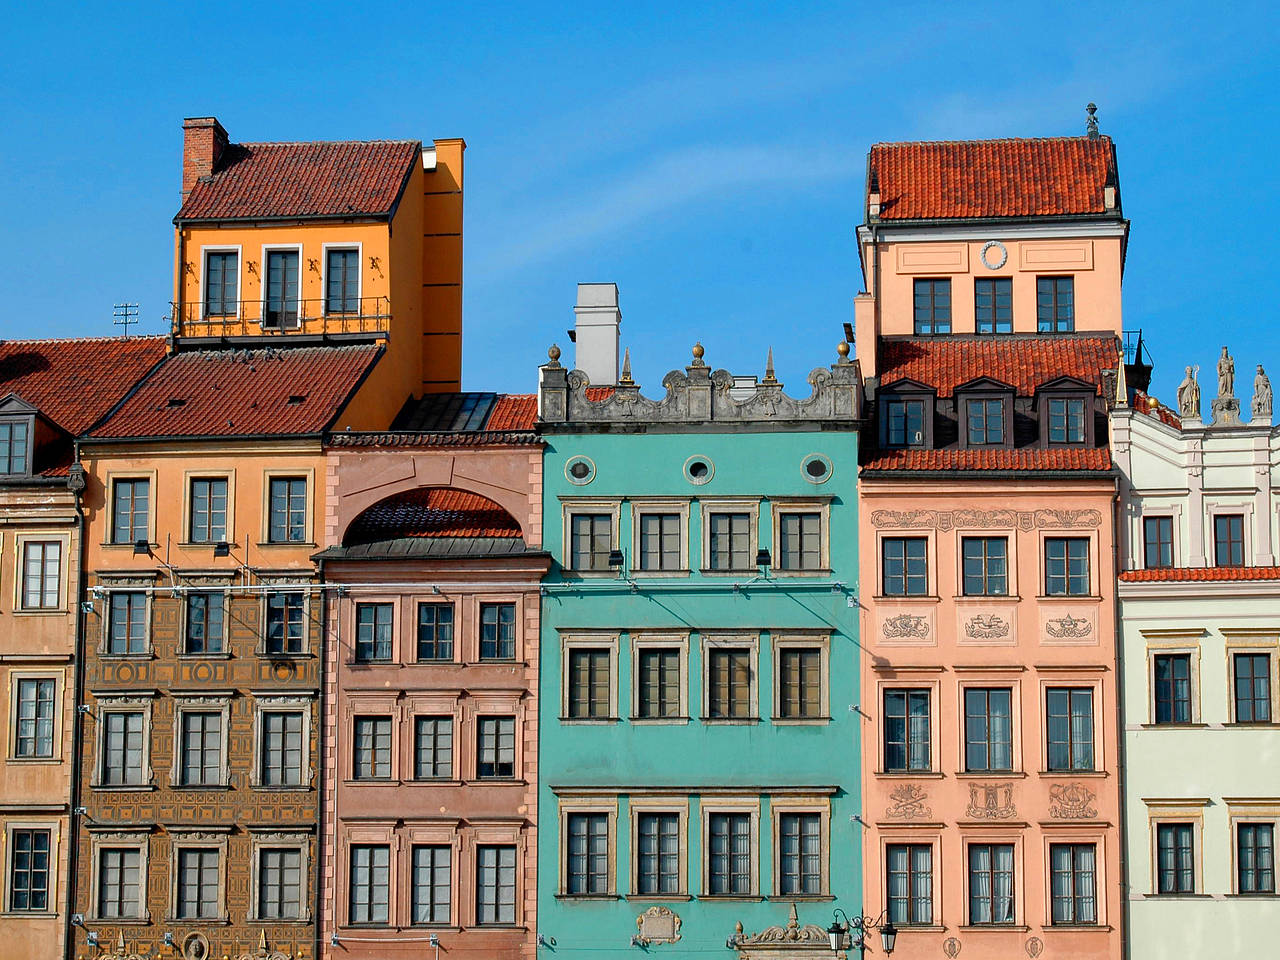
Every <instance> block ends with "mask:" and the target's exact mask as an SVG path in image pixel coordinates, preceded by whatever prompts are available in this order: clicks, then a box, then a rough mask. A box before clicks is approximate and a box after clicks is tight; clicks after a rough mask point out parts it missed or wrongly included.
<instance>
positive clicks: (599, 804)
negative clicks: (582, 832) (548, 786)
mask: <svg viewBox="0 0 1280 960" xmlns="http://www.w3.org/2000/svg"><path fill="white" fill-rule="evenodd" d="M583 813H585V814H592V813H594V814H603V815H604V816H605V817H606V821H607V824H608V826H607V827H606V831H607V837H608V867H607V871H608V872H607V887H606V889H605V892H604V893H569V892H568V880H569V817H570V816H572V815H574V814H583ZM559 821H560V822H559V829H560V847H559V849H560V860H559V864H560V865H559V874H560V878H559V881H558V882H557V883H556V891H557V892H556V898H557V899H572V900H578V899H582V900H591V899H596V898H600V897H607V898H610V899H612V898H613V897H616V896H617V893H618V801H617V799H616V798H608V797H599V796H585V797H574V796H571V795H562V796H561V797H560V798H559ZM632 859H633V860H635V857H634V856H633V857H632Z"/></svg>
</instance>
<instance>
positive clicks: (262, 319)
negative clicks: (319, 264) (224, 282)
mask: <svg viewBox="0 0 1280 960" xmlns="http://www.w3.org/2000/svg"><path fill="white" fill-rule="evenodd" d="M289 250H293V251H294V252H296V253H297V254H298V319H297V324H296V325H295V326H292V327H286V326H285V325H284V324H281V325H280V326H279V327H278V328H276V327H268V326H267V254H269V253H273V252H278V251H289ZM259 263H260V266H261V269H260V272H259V274H258V326H259V327H260V328H261V329H262V330H264V331H265V330H272V331H274V332H277V333H281V334H284V333H288V332H289V331H291V330H292V331H295V332H298V333H301V332H302V331H303V330H304V329H305V328H306V324H307V320H308V319H309V318H308V317H307V309H306V300H307V259H306V257H304V256H303V255H302V244H300V243H264V244H263V245H262V259H261V260H260V261H259ZM240 299H241V300H244V299H245V298H244V297H241V298H240Z"/></svg>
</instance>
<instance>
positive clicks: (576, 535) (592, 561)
mask: <svg viewBox="0 0 1280 960" xmlns="http://www.w3.org/2000/svg"><path fill="white" fill-rule="evenodd" d="M612 549H613V514H611V513H575V514H573V515H572V517H571V518H570V520H569V564H570V567H571V569H573V570H608V569H609V552H610V551H611V550H612Z"/></svg>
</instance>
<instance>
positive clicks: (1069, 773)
mask: <svg viewBox="0 0 1280 960" xmlns="http://www.w3.org/2000/svg"><path fill="white" fill-rule="evenodd" d="M1036 773H1037V774H1038V775H1039V776H1042V777H1055V778H1058V779H1061V778H1063V777H1071V778H1073V779H1074V778H1077V777H1083V778H1085V779H1093V780H1101V779H1103V778H1105V777H1109V776H1110V774H1109V773H1107V771H1105V770H1037V771H1036Z"/></svg>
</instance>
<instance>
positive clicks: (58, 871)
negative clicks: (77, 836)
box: [0, 820, 96, 917]
mask: <svg viewBox="0 0 1280 960" xmlns="http://www.w3.org/2000/svg"><path fill="white" fill-rule="evenodd" d="M18 830H43V831H44V832H46V833H48V834H49V866H48V887H47V891H46V893H47V896H46V900H45V908H44V909H43V910H15V909H14V908H13V835H14V833H15V832H16V831H18ZM61 843H62V824H61V823H60V822H59V821H58V820H7V821H5V824H4V845H5V846H4V849H5V855H4V857H3V862H2V863H0V869H3V870H4V914H5V915H6V916H13V917H55V916H57V915H58V912H59V911H60V909H61V908H62V904H61V902H60V900H59V890H58V881H59V880H61V879H62V851H61V849H60V846H61ZM95 892H96V888H95Z"/></svg>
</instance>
